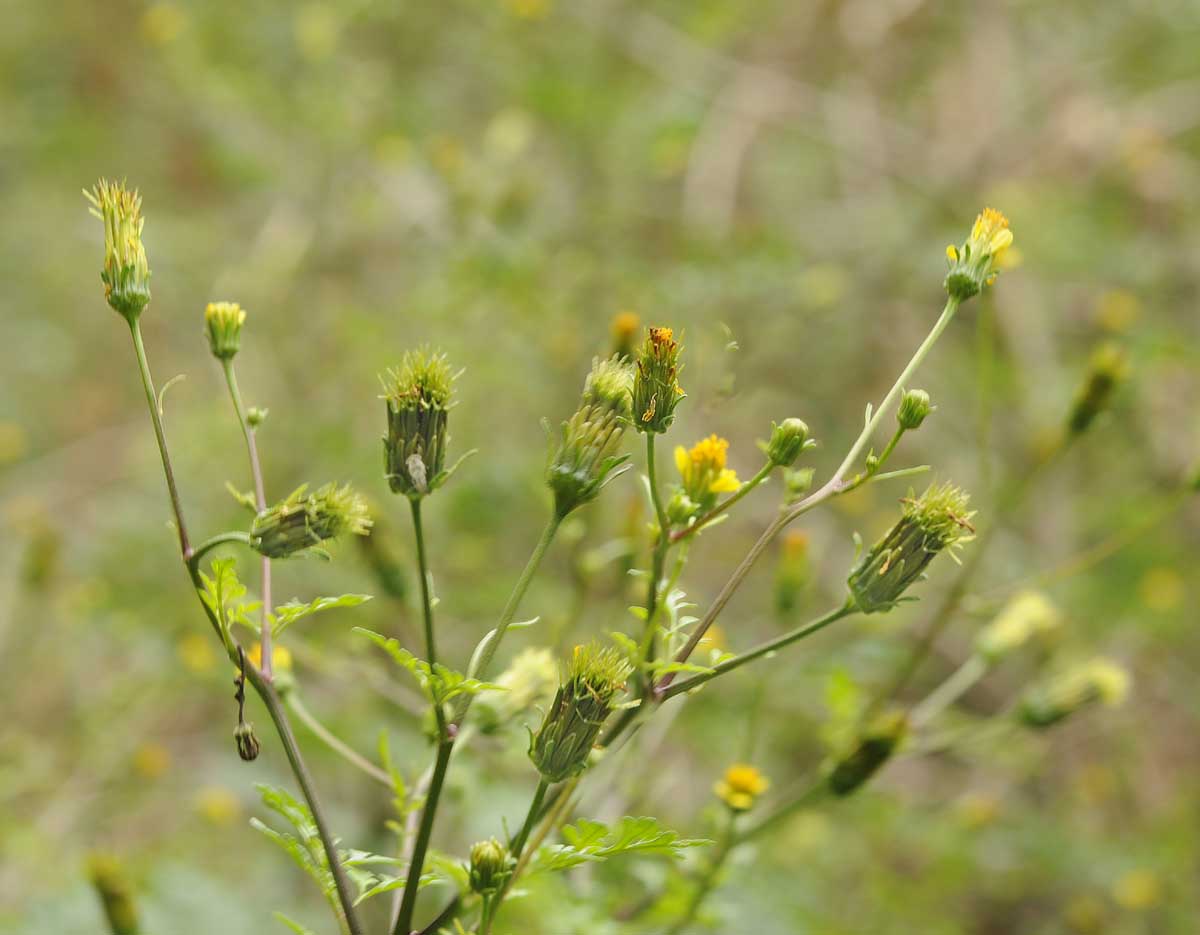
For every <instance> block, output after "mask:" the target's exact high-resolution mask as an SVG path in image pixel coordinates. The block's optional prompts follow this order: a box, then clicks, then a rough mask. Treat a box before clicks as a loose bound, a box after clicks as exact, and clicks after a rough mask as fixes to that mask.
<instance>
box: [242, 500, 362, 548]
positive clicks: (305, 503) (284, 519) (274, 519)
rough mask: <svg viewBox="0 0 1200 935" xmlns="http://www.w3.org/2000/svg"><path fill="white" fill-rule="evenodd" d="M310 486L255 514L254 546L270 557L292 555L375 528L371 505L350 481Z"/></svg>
mask: <svg viewBox="0 0 1200 935" xmlns="http://www.w3.org/2000/svg"><path fill="white" fill-rule="evenodd" d="M307 490H308V485H307V484H305V485H302V486H300V487H298V488H296V489H295V490H293V491H292V493H291V494H289V495H288V497H287V499H286V500H283V501H281V502H280V503H277V504H275V505H274V506H272V507H269V508H267V509H265V510H263V511H262V512H261V513H259V514H258V515H257V516H255V517H254V522H253V524H251V526H250V545H251V547H252V548H254V549H255V550H257V551H258V552H260V553H262V554H263V555H265V556H267V557H268V558H288V557H289V556H292V555H296V554H299V553H303V552H306V551H308V550H311V549H315V548H316V547H317V546H320V545H321V543H323V542H325V541H326V540H328V539H335V538H337V537H338V536H340V535H342V534H343V533H350V534H352V535H356V536H365V535H367V533H368V532H369V531H370V529H371V519H370V517H369V516H368V515H367V504H366V501H364V500H363V498H362V497H361V496H360V495H359V494H357V493H355V492H354V490H353V489H351V487H350V485H349V484H346V485H344V486H342V487H339V486H338V485H337V484H326V485H325V486H324V487H322V488H321V489H320V490H317V491H316V492H314V493H308V492H307Z"/></svg>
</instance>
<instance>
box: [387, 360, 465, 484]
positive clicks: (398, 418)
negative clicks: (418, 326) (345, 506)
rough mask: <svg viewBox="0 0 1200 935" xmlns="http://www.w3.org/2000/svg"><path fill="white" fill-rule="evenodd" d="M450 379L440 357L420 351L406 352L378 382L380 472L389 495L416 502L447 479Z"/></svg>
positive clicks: (449, 371)
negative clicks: (382, 411) (382, 423)
mask: <svg viewBox="0 0 1200 935" xmlns="http://www.w3.org/2000/svg"><path fill="white" fill-rule="evenodd" d="M454 379H455V374H454V373H453V372H452V371H451V370H450V364H449V363H448V362H447V360H446V356H445V355H444V354H439V353H433V352H430V351H426V350H420V351H409V352H407V353H406V354H405V355H404V357H403V358H402V359H401V361H400V366H399V367H396V368H395V369H394V370H390V371H388V373H387V376H386V377H385V378H384V381H383V382H384V399H385V400H386V401H387V420H388V433H387V435H386V436H385V437H384V439H383V455H384V470H385V472H386V474H387V479H388V485H389V486H390V487H391V488H392V492H393V493H402V494H404V495H405V496H407V497H409V498H413V499H419V498H421V497H424V496H426V495H428V494H430V493H432V492H433V491H434V490H436V489H437V488H438V487H440V486H441V485H442V484H443V483H445V482H446V480H447V478H448V477H449V476H450V473H451V472H450V471H448V470H446V467H445V464H446V443H447V442H448V441H449V436H448V435H447V434H446V426H447V422H448V417H449V411H450V407H451V405H452V403H451V397H452V395H453V392H454ZM451 470H453V469H451Z"/></svg>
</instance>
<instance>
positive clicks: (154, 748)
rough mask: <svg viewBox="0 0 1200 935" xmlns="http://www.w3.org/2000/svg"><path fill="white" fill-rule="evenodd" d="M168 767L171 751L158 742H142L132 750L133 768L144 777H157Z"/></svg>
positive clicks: (169, 765)
mask: <svg viewBox="0 0 1200 935" xmlns="http://www.w3.org/2000/svg"><path fill="white" fill-rule="evenodd" d="M170 767H171V753H170V751H169V750H167V748H166V747H164V746H163V745H162V744H160V743H144V744H142V745H141V746H140V747H138V748H137V749H136V750H135V751H134V752H133V768H134V770H135V771H136V772H137V773H138V775H139V776H144V777H145V778H146V779H157V778H158V777H159V776H161V775H162V774H163V773H165V772H166V771H167V770H168V769H170Z"/></svg>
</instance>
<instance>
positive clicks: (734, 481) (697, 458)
mask: <svg viewBox="0 0 1200 935" xmlns="http://www.w3.org/2000/svg"><path fill="white" fill-rule="evenodd" d="M728 450H729V442H728V441H726V440H725V439H724V438H720V437H718V436H716V435H710V436H708V438H705V439H702V440H700V441H698V442H697V443H696V444H695V445H694V446H692V450H691V451H688V450H687V449H685V448H684V447H683V446H682V445H680V446H679V447H678V448H676V449H675V467H677V468H678V469H679V476H680V477H681V478H682V479H683V491H684V493H686V494H687V495H688V497H690V498H691V499H692V500H693V501H694V502H696V503H698V504H700V505H701V506H706V505H708V504H710V503H711V502H712V500H713V499H714V496H713V495H714V494H720V493H733V492H734V491H736V490H737V489H738V488H739V487H741V486H742V484H741V481H739V480H738V476H737V473H736V472H735V471H733V470H731V469H730V468H727V467H725V452H726V451H728Z"/></svg>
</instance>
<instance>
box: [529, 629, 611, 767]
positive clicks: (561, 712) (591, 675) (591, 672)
mask: <svg viewBox="0 0 1200 935" xmlns="http://www.w3.org/2000/svg"><path fill="white" fill-rule="evenodd" d="M632 671H633V669H632V667H631V666H630V665H629V663H628V661H627V660H626V659H625V657H624V655H622V654H621V653H620V652H618V651H617V650H616V649H613V648H611V647H609V648H604V647H601V646H600V645H599V644H597V643H588V644H587V645H585V646H576V647H575V652H574V653H573V654H572V656H571V661H570V664H569V665H568V666H567V674H566V679H565V680H564V681H563V683H562V684H561V685H560V686H559V688H558V692H557V693H556V694H555V696H554V701H553V702H552V703H551V705H550V707H549V708H548V709H547V710H546V715H545V717H544V718H543V719H542V726H541V727H540V728H539V729H538V731H537V733H536V734H534V735H533V736H532V737H531V738H530V742H529V758H530V759H531V760H532V761H533V765H534V766H536V767H537V768H538V772H540V773H541V774H542V776H543V777H544V778H545V779H546V780H548V781H549V782H562V781H563V780H564V779H569V778H570V777H571V776H575V775H578V774H579V773H581V772H583V770H584V768H585V767H586V766H587V760H588V756H589V755H590V754H591V752H592V747H593V746H595V743H596V738H597V737H598V736H599V735H600V728H601V727H602V726H603V725H604V722H605V721H606V720H607V719H608V716H609V715H610V714H611V713H612V711H613V707H614V704H615V702H616V698H617V695H618V694H620V693H621V691H623V690H624V688H625V680H626V679H627V678H628V677H629V674H630V672H632Z"/></svg>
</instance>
